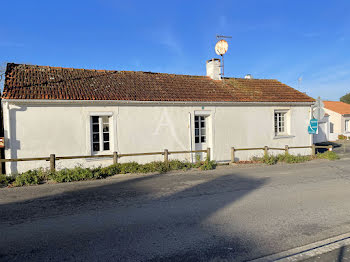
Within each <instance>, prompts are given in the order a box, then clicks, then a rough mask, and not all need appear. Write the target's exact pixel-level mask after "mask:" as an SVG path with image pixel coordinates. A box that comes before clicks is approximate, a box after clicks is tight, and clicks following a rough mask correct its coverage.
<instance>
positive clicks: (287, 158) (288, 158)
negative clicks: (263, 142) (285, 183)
mask: <svg viewBox="0 0 350 262" xmlns="http://www.w3.org/2000/svg"><path fill="white" fill-rule="evenodd" d="M311 159H312V157H311V156H302V155H297V156H295V155H290V154H279V155H276V156H274V155H264V156H263V157H262V158H260V161H259V158H256V157H255V158H254V160H255V161H259V162H262V163H264V164H267V165H274V164H277V163H288V164H292V163H302V162H306V161H310V160H311Z"/></svg>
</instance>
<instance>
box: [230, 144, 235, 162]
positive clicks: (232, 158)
mask: <svg viewBox="0 0 350 262" xmlns="http://www.w3.org/2000/svg"><path fill="white" fill-rule="evenodd" d="M235 162H236V161H235V148H234V147H231V164H233V163H235Z"/></svg>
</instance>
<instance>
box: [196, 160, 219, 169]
mask: <svg viewBox="0 0 350 262" xmlns="http://www.w3.org/2000/svg"><path fill="white" fill-rule="evenodd" d="M216 165H217V164H216V162H215V161H209V160H206V161H204V163H203V164H202V165H201V167H200V168H201V170H212V169H215V168H216Z"/></svg>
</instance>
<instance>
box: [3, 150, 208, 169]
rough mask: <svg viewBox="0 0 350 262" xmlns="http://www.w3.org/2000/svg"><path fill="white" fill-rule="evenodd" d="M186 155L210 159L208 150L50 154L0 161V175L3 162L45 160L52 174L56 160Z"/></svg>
mask: <svg viewBox="0 0 350 262" xmlns="http://www.w3.org/2000/svg"><path fill="white" fill-rule="evenodd" d="M187 153H206V155H207V159H210V148H207V149H204V150H188V151H168V149H164V151H160V152H149V153H130V154H118V152H113V154H109V155H91V156H56V155H55V154H50V156H49V157H30V158H11V159H0V174H3V170H2V164H1V163H3V162H22V161H38V160H45V161H50V171H51V172H54V171H55V170H56V160H64V159H83V158H113V164H116V163H118V159H119V158H121V157H126V156H151V155H163V156H164V162H165V163H167V162H168V161H169V155H173V154H187Z"/></svg>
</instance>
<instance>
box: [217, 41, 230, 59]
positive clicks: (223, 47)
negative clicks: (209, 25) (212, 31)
mask: <svg viewBox="0 0 350 262" xmlns="http://www.w3.org/2000/svg"><path fill="white" fill-rule="evenodd" d="M227 49H228V43H227V42H226V40H224V39H221V40H220V41H218V42H217V43H216V45H215V52H216V54H217V55H223V54H225V53H226V52H227Z"/></svg>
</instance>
